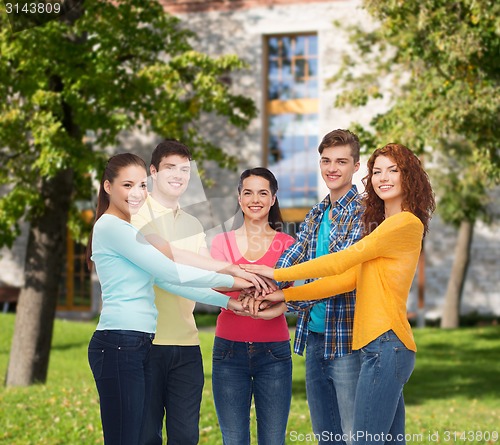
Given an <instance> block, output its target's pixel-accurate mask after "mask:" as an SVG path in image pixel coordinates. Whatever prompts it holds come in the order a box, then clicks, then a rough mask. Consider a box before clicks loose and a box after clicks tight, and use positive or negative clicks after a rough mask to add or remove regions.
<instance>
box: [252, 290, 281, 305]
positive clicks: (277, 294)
mask: <svg viewBox="0 0 500 445" xmlns="http://www.w3.org/2000/svg"><path fill="white" fill-rule="evenodd" d="M258 299H260V300H263V299H265V300H267V301H272V302H275V303H280V302H282V301H285V294H284V293H283V291H282V290H281V289H278V290H276V291H274V292H273V293H272V294H267V295H266V296H265V297H258Z"/></svg>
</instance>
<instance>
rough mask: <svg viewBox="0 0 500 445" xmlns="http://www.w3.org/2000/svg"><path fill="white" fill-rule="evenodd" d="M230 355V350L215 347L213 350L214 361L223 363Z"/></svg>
mask: <svg viewBox="0 0 500 445" xmlns="http://www.w3.org/2000/svg"><path fill="white" fill-rule="evenodd" d="M228 354H229V349H226V348H221V347H217V346H214V348H213V350H212V360H213V361H222V360H224V359H225V358H226V357H227V356H228Z"/></svg>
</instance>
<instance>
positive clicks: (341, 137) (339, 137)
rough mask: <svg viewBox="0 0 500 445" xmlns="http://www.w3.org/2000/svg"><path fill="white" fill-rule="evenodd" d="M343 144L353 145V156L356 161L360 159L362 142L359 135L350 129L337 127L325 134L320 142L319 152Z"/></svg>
mask: <svg viewBox="0 0 500 445" xmlns="http://www.w3.org/2000/svg"><path fill="white" fill-rule="evenodd" d="M341 145H349V146H350V147H351V156H352V157H353V159H354V163H356V162H358V161H359V151H360V144H359V139H358V137H357V136H356V135H355V134H354V133H351V132H350V131H349V130H342V129H337V130H333V131H330V133H327V134H325V136H324V137H323V140H322V141H321V143H320V144H319V147H318V152H319V154H322V153H323V150H325V149H326V148H330V147H339V146H341Z"/></svg>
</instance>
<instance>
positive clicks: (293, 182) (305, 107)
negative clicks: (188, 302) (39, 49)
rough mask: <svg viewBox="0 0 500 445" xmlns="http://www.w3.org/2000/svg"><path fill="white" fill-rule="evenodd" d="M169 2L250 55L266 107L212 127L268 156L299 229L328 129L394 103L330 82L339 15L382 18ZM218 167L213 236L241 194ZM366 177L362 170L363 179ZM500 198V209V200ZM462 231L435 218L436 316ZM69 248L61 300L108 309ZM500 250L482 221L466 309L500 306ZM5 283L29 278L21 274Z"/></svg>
mask: <svg viewBox="0 0 500 445" xmlns="http://www.w3.org/2000/svg"><path fill="white" fill-rule="evenodd" d="M162 4H163V5H164V8H165V10H166V11H167V12H169V13H172V14H174V15H176V16H178V17H179V18H180V19H181V22H182V23H184V24H185V26H186V27H187V28H189V29H191V30H193V31H195V32H196V33H197V35H198V39H197V40H196V42H195V44H194V46H195V47H196V49H198V50H200V51H202V52H206V53H208V54H210V55H211V56H218V55H222V54H237V55H239V56H240V57H241V58H242V59H244V60H245V61H246V62H247V64H248V69H247V70H245V71H242V72H241V73H237V74H234V75H231V77H230V78H228V79H227V81H228V82H231V84H232V87H233V88H234V91H235V92H239V93H241V94H245V95H247V96H250V97H252V98H254V100H255V102H256V104H257V106H258V108H259V116H258V117H257V118H256V119H254V120H253V122H252V123H251V125H250V126H249V128H248V129H247V130H245V131H244V132H240V131H237V130H235V129H233V128H229V127H227V126H224V125H220V124H219V123H218V122H217V120H216V119H209V120H207V121H206V124H205V125H204V126H203V130H202V131H204V132H205V133H206V135H207V137H209V138H210V139H212V140H213V141H214V142H215V143H216V144H218V145H219V146H222V147H224V148H225V149H226V151H227V152H229V153H232V154H234V155H237V156H238V158H239V159H240V160H241V162H240V167H241V169H244V168H248V167H253V166H259V165H264V166H267V167H269V168H270V169H271V170H272V171H273V172H274V173H275V174H276V176H277V178H278V181H279V184H280V192H279V195H278V196H279V199H280V204H281V206H282V208H283V210H284V216H285V219H286V220H287V221H288V222H290V226H289V229H290V231H291V232H293V230H294V229H295V228H296V226H295V225H294V223H296V222H300V221H301V220H302V219H303V217H304V215H305V213H306V212H307V210H309V208H310V207H311V206H312V205H313V204H315V203H316V202H317V201H318V200H319V199H321V198H322V197H323V196H324V195H325V194H326V193H327V191H326V189H325V188H324V186H323V183H322V180H321V177H320V176H319V172H318V154H317V146H318V143H319V141H320V139H321V137H322V136H323V135H324V134H325V133H327V132H328V131H330V130H332V129H335V128H349V125H350V124H351V123H352V122H354V121H357V122H361V123H364V124H367V123H368V122H369V121H370V119H371V117H372V116H373V115H374V114H375V113H376V112H378V111H381V110H383V108H384V107H385V106H386V104H385V103H384V102H383V101H374V102H372V103H371V104H370V106H369V107H365V109H362V110H359V109H356V110H345V109H342V110H340V109H336V108H335V107H334V105H333V104H334V99H335V96H336V94H337V92H338V91H336V89H335V86H334V85H333V86H332V85H328V83H327V80H328V79H329V78H330V77H331V76H332V75H333V74H334V73H335V72H336V71H337V69H338V68H339V67H340V63H341V57H342V53H343V52H344V51H346V50H348V48H349V42H348V39H347V36H346V35H345V34H344V33H343V32H341V31H340V30H339V29H338V28H336V27H334V26H333V22H334V21H339V22H342V23H344V24H350V23H352V24H354V23H360V24H362V25H363V26H364V27H367V28H369V27H373V26H374V24H373V23H372V21H371V20H370V18H369V16H368V15H367V13H366V12H365V11H363V10H362V9H361V8H360V1H358V0H333V1H332V0H162ZM360 69H362V63H361V62H360ZM165 136H168V135H165ZM155 141H156V140H155V139H154V138H151V137H147V136H144V135H132V136H131V135H129V136H128V137H124V138H123V142H122V146H121V147H119V148H120V149H121V150H123V149H132V148H133V149H134V150H135V151H137V150H138V148H137V147H142V148H141V149H139V154H141V155H142V156H143V158H144V159H145V160H146V161H147V160H149V154H150V150H151V147H152V146H154V143H155ZM141 150H142V151H141ZM208 176H209V177H210V178H211V179H213V180H214V181H215V184H216V186H215V187H213V188H212V189H207V190H203V188H202V187H201V191H200V190H199V191H200V193H201V194H200V195H199V196H200V197H199V198H197V199H198V201H199V202H201V201H203V200H206V201H208V202H209V203H210V208H211V218H210V217H209V218H206V220H205V221H203V222H204V223H205V226H206V228H207V230H208V234H209V237H210V236H211V235H213V234H215V232H216V231H217V230H220V229H221V223H223V222H224V225H226V223H227V224H229V222H228V221H229V219H230V217H231V212H232V210H229V211H228V210H227V208H228V207H229V208H230V209H234V208H235V207H231V206H232V205H233V204H231V200H230V198H231V197H234V206H236V199H235V184H236V181H237V178H238V173H231V172H229V173H228V172H223V174H222V172H221V171H219V170H218V169H217V168H216V167H214V166H212V168H210V169H209V171H208ZM362 176H363V172H361V171H360V172H359V174H358V176H357V178H356V180H357V182H358V183H360V179H361V177H362ZM228 203H230V205H228ZM496 205H497V208H500V202H497V203H496ZM223 209H225V210H223ZM221 215H224V216H221ZM215 216H218V218H216V217H215ZM455 239H456V233H455V231H454V230H453V229H452V228H450V227H446V226H444V225H443V224H442V223H441V222H440V221H439V218H438V217H435V218H434V220H433V222H432V225H431V232H430V235H429V237H428V238H427V240H426V245H425V251H426V264H427V267H426V274H425V301H426V309H427V311H428V314H429V316H432V317H437V316H439V314H440V307H441V305H442V300H443V297H444V294H445V292H446V285H447V281H448V276H449V272H450V270H451V265H452V262H453V250H454V244H455ZM20 246H22V242H21V241H20V243H18V244H17V245H16V248H15V249H14V250H13V251H11V252H5V255H4V258H3V259H2V260H1V261H2V262H1V263H0V267H2V269H4V270H5V269H6V268H8V269H11V270H12V266H13V265H15V264H18V263H19V259H20V258H21V257H22V254H21V253H20V252H22V247H20ZM16 252H17V253H16ZM67 252H68V253H67V257H68V261H67V264H68V266H67V270H66V279H65V284H64V286H62V287H61V289H62V291H61V306H60V309H61V310H63V309H64V308H66V309H68V310H77V309H79V308H81V309H82V310H84V311H90V313H93V312H94V311H96V310H97V309H98V305H97V303H96V302H97V300H98V295H97V298H96V293H97V292H98V291H94V297H93V298H91V288H92V286H91V278H90V277H89V276H88V274H87V273H86V270H85V268H84V264H83V263H84V262H83V257H82V256H81V254H82V253H83V251H82V250H81V247H79V246H77V245H75V244H74V243H72V242H71V240H69V241H68V248H67ZM498 252H500V230H499V225H498V223H496V225H493V226H491V227H488V226H485V225H484V224H482V223H478V224H477V227H476V231H475V238H474V243H473V246H472V260H471V264H470V268H469V274H468V279H467V282H466V285H465V289H464V298H463V304H462V311H463V312H472V311H477V312H479V313H482V314H495V315H500V286H499V285H500V276H499V275H500V274H499V273H498V270H499V269H500V255H499V254H498ZM9 258H10V259H9ZM5 261H7V262H9V261H10V263H5ZM16 261H17V263H16ZM6 264H8V266H6ZM21 275H22V274H21ZM2 276H3V275H2ZM16 276H19V273H17V274H16ZM4 282H5V283H6V284H11V285H15V286H19V285H20V284H19V281H17V282H16V283H13V282H12V281H10V282H9V281H7V280H5V279H4ZM94 283H95V279H94ZM418 289H419V286H418V283H417V280H416V283H415V286H414V289H412V295H411V298H410V302H409V310H410V311H412V312H414V311H415V310H416V307H417V303H416V302H417V294H418ZM79 300H81V302H85V306H81V305H80V302H79Z"/></svg>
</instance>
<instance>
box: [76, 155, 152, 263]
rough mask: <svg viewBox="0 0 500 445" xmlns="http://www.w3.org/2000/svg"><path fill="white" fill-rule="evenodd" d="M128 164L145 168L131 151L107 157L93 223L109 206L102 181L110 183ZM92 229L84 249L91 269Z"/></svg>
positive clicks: (142, 162)
mask: <svg viewBox="0 0 500 445" xmlns="http://www.w3.org/2000/svg"><path fill="white" fill-rule="evenodd" d="M130 165H137V166H139V167H142V168H144V170H146V164H145V163H144V161H143V160H142V159H141V158H140V157H139V156H137V155H134V154H132V153H120V154H117V155H115V156H112V157H111V158H109V160H108V162H107V164H106V167H105V168H104V172H103V174H102V178H101V183H100V185H99V193H98V195H97V208H96V212H95V218H94V225H95V223H96V222H97V220H98V219H99V218H100V217H101V216H102V215H103V214H104V212H106V210H108V207H109V195H108V194H107V193H106V190H104V182H105V181H109V182H110V183H112V182H113V181H114V179H115V178H116V177H117V176H118V175H119V174H120V171H121V170H122V169H123V168H125V167H129V166H130ZM93 231H94V229H93V228H92V231H91V232H90V235H89V241H88V243H87V251H86V259H87V266H88V268H89V270H90V269H92V260H91V259H90V257H91V256H92V233H93Z"/></svg>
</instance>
